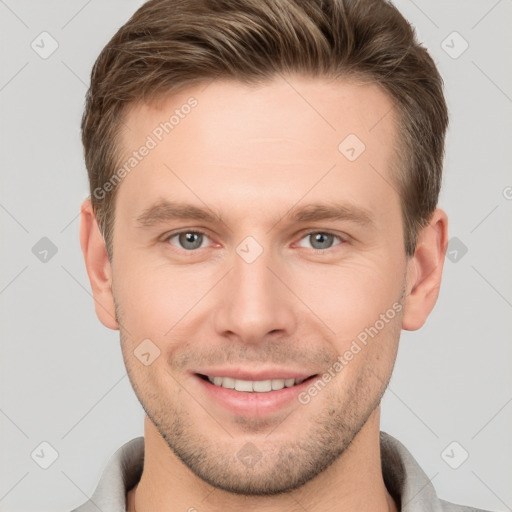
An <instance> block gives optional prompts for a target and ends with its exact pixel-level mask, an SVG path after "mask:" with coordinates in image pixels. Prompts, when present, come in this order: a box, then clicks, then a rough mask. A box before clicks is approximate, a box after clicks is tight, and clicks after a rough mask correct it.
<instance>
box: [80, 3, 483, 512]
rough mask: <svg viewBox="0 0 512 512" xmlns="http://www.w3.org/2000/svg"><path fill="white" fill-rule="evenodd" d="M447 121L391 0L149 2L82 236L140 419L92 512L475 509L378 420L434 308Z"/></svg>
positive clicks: (125, 36) (90, 148)
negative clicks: (405, 349)
mask: <svg viewBox="0 0 512 512" xmlns="http://www.w3.org/2000/svg"><path fill="white" fill-rule="evenodd" d="M447 123H448V117H447V109H446V104H445V100H444V97H443V91H442V80H441V78H440V76H439V73H438V71H437V70H436V68H435V65H434V63H433V61H432V59H431V58H430V56H429V55H428V53H427V52H426V50H425V49H424V48H422V47H421V46H420V45H419V44H418V43H417V42H416V40H415V38H414V34H413V31H412V28H411V27H410V25H409V24H408V23H407V22H406V21H405V20H404V18H403V17H402V16H401V15H400V13H399V12H398V11H397V10H396V9H395V8H394V7H393V6H392V5H391V4H389V3H387V2H385V1H383V0H361V1H359V2H354V1H349V0H331V1H327V2H326V1H323V2H322V1H320V0H314V1H311V0H310V1H308V2H305V1H300V0H238V1H232V0H229V1H228V0H215V1H212V2H202V1H200V0H180V1H177V0H152V1H150V2H147V3H146V4H144V5H143V6H142V7H141V8H140V9H139V10H138V11H137V12H136V13H135V14H134V16H133V17H132V18H131V19H130V20H129V21H128V22H127V23H126V24H125V25H124V26H123V27H121V29H120V30H119V31H118V32H117V34H116V35H115V36H114V37H113V38H112V40H111V41H110V42H109V43H108V44H107V46H106V47H105V49H104V50H103V51H102V53H101V54H100V56H99V58H98V60H97V61H96V63H95V65H94V68H93V71H92V76H91V86H90V90H89V92H88V96H87V103H86V109H85V113H84V118H83V122H82V133H83V142H84V147H85V160H86V165H87V169H88V173H89V180H90V188H91V197H90V199H88V200H86V201H85V202H84V203H83V205H82V211H81V245H82V250H83V253H84V258H85V263H86V267H87V272H88V275H89V279H90V282H91V286H92V291H93V294H94V300H95V305H96V312H97V315H98V317H99V319H100V321H101V322H102V323H103V324H104V325H105V326H106V327H108V328H110V329H119V331H120V337H121V348H122V353H123V358H124V362H125V364H126V368H127V372H128V375H129V378H130V382H131V383H132V386H133V388H134V391H135V393H136V395H137V397H138V399H139V401H140V403H141V404H142V406H143V408H144V410H145V412H146V418H145V424H144V437H143V438H137V439H134V440H132V441H131V442H130V443H127V444H126V445H125V446H123V447H122V448H121V449H120V450H119V451H118V452H116V454H115V455H114V457H113V458H112V459H111V460H110V462H109V465H108V467H107V468H106V470H105V472H104V474H103V476H102V478H101V480H100V483H99V484H98V487H97V489H96V491H95V493H94V495H93V496H92V497H91V499H90V500H89V501H88V502H87V503H85V504H83V505H82V506H80V507H78V508H77V509H76V510H77V511H79V512H86V511H89V510H91V511H92V510H98V509H99V510H101V511H103V512H110V511H120V510H128V511H130V512H146V511H164V510H165V511H168V510H169V511H170V510H172V511H175V510H176V511H177V510H183V511H186V510H188V511H195V510H197V511H200V512H202V511H230V510H237V511H238V510H250V511H259V510H262V511H263V510H265V511H283V510H286V511H299V510H307V511H309V512H316V511H331V510H332V511H334V510H336V511H338V510H343V511H346V512H351V511H365V510H368V511H398V510H411V511H413V510H414V511H427V510H428V511H464V510H475V509H470V508H467V507H463V506H458V505H453V504H450V503H447V502H445V501H443V500H441V499H440V498H438V497H437V495H436V493H435V490H434V488H433V486H432V484H431V483H430V482H429V480H428V478H427V477H426V475H425V474H424V473H423V471H422V470H421V468H420V467H419V466H418V465H417V463H416V462H415V460H414V459H413V458H412V456H411V455H410V453H409V452H408V451H407V450H406V449H405V447H403V446H402V445H401V444H400V443H399V442H398V441H397V440H395V439H394V438H392V437H391V436H389V435H387V434H385V433H383V432H380V429H379V414H380V406H379V404H380V400H381V398H382V396H383V393H384V391H385V389H386V386H387V384H388V382H389V379H390V376H391V373H392V370H393V365H394V362H395V357H396V353H397V349H398V342H399V337H400V332H401V330H402V329H406V330H416V329H419V328H420V327H421V326H422V325H423V324H424V322H425V321H426V319H427V317H428V315H429V314H430V312H431V311H432V309H433V307H434V305H435V303H436V300H437V297H438V292H439V287H440V282H441V276H442V270H443V262H444V254H445V251H446V246H447V217H446V214H445V213H444V212H443V211H442V210H440V209H438V208H437V200H438V194H439V189H440V184H441V172H442V161H443V151H444V149H443V148H444V136H445V132H446V127H447Z"/></svg>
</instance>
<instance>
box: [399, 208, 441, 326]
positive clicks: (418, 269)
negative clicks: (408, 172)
mask: <svg viewBox="0 0 512 512" xmlns="http://www.w3.org/2000/svg"><path fill="white" fill-rule="evenodd" d="M447 246H448V217H447V215H446V213H445V212H444V211H443V210H441V209H440V208H438V209H436V210H435V211H434V213H433V214H432V216H431V218H430V221H429V223H428V225H427V226H425V227H424V228H423V229H422V230H421V231H420V232H419V233H418V240H417V244H416V251H415V252H414V255H413V256H412V258H411V259H410V260H409V262H408V266H407V297H406V299H405V304H404V315H403V317H402V328H403V329H406V330H408V331H415V330H416V329H419V328H420V327H421V326H422V325H423V324H424V323H425V321H426V320H427V317H428V315H429V314H430V312H431V311H432V309H433V308H434V305H435V303H436V302H437V298H438V296H439V289H440V287H441V277H442V274H443V265H444V257H445V254H446V248H447Z"/></svg>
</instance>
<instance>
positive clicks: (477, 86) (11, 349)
mask: <svg viewBox="0 0 512 512" xmlns="http://www.w3.org/2000/svg"><path fill="white" fill-rule="evenodd" d="M141 4H142V2H141V1H134V0H130V1H127V0H123V1H121V0H116V1H113V0H109V1H105V0H102V1H100V0H92V1H91V0H89V1H84V0H72V1H67V2H57V1H45V2H41V1H26V0H22V1H14V0H5V1H4V0H0V37H1V42H0V52H1V56H0V58H1V68H0V101H1V118H0V130H1V132H0V140H1V142H2V144H1V165H2V167H1V172H2V175H1V189H0V226H1V256H0V258H1V260H0V269H1V274H0V314H1V324H0V325H1V336H2V340H1V359H0V393H1V395H0V400H1V401H0V453H1V469H0V510H1V511H10V512H21V511H23V512H29V511H50V510H51V511H66V510H70V509H72V508H73V507H74V506H77V505H78V504H80V503H82V502H84V501H86V500H87V498H88V497H89V496H90V495H91V493H92V492H93V490H94V488H95V486H96V484H97V482H98V479H99V477H100V474H101V471H102V470H103V468H104V467H105V464H106V462H107V460H108V458H109V457H110V456H111V454H112V453H113V452H114V451H115V450H116V449H117V448H118V447H119V446H121V444H123V443H124V442H126V441H128V440H129V439H131V438H133V437H135V436H138V435H142V433H143V410H142V407H141V406H140V404H139V403H138V401H137V399H136V398H135V395H134V393H133V391H132V388H131V386H130V383H129V381H128V378H127V376H126V372H125V368H124V364H123V361H122V357H121V352H120V348H119V337H118V333H117V332H113V331H109V330H107V329H106V328H104V327H103V326H102V325H101V324H100V323H99V321H98V320H97V318H96V316H95V313H94V307H93V301H92V298H91V296H90V291H89V290H90V289H89V282H88V279H87V274H86V271H85V267H84V263H83V259H82V255H81V251H80V246H79V239H78V229H79V222H78V213H79V207H80V203H81V201H82V200H83V199H84V198H85V197H86V196H87V195H88V188H87V177H86V171H85V167H84V163H83V159H82V147H81V143H80V138H79V136H80V132H79V125H80V118H81V114H82V108H83V102H84V94H85V92H86V88H87V84H88V81H89V73H90V70H91V67H92V65H93V62H94V60H95V59H96V57H97V55H98V53H99V52H100V50H101V49H102V48H103V46H104V45H105V44H106V43H107V41H108V40H109V39H110V37H111V36H112V35H113V34H114V32H115V31H116V30H117V28H118V27H119V26H120V25H121V24H123V23H124V22H125V21H126V20H127V19H128V17H129V16H130V15H131V14H132V13H133V12H134V11H135V9H136V8H137V7H138V6H139V5H141ZM396 4H397V6H398V7H399V9H400V10H401V11H402V12H403V13H404V15H405V16H406V17H407V19H409V20H410V21H411V22H412V23H413V25H414V26H415V27H416V29H417V33H418V35H419V38H420V40H421V41H423V43H424V44H425V46H427V47H428V48H429V50H430V51H431V54H432V55H433V57H434V59H435V61H436V62H437V64H438V66H439V69H440V71H441V73H442V75H443V77H444V80H445V83H446V95H447V100H448V103H449V107H450V112H451V126H450V131H449V134H448V139H447V158H446V166H445V181H444V190H443V193H442V196H441V201H440V206H441V207H443V208H444V209H445V210H446V211H447V213H448V215H449V219H450V237H451V238H452V239H451V242H450V249H449V251H451V252H452V254H451V259H449V260H447V261H446V265H445V273H444V281H443V285H442V288H441V293H440V298H439V301H438V304H437V306H436V308H435V310H434V312H433V313H432V315H431V317H430V319H429V321H428V323H427V324H426V326H425V327H424V328H423V329H421V330H420V331H417V332H413V333H410V332H403V335H402V341H401V346H400V350H399V356H398V360H397V363H396V367H395V372H394V376H393V378H392V381H391V383H390V387H389V389H388V391H387V393H386V396H385V399H384V402H383V408H382V409H383V416H382V430H385V431H387V432H389V433H390V434H392V435H394V436H396V437H397V438H398V439H400V440H401V441H402V442H403V443H404V444H405V446H406V447H407V448H408V449H409V450H410V451H411V452H412V453H413V455H414V456H415V457H416V458H417V460H418V461H419V463H420V464H421V466H422V467H423V469H424V471H425V472H426V474H427V475H428V476H429V477H430V478H431V479H432V481H433V483H434V485H435V487H436V489H437V491H438V494H439V495H440V496H441V497H442V498H444V499H447V500H450V501H454V502H458V503H464V504H471V505H474V506H476V507H482V508H488V509H490V510H512V508H511V507H512V485H511V483H512V441H511V435H510V433H511V432H512V429H511V426H512V403H511V402H512V385H511V384H512V371H511V370H512V357H511V356H512V343H510V342H511V331H512V328H511V317H512V315H511V313H512V286H511V284H512V283H511V281H512V279H511V276H512V271H511V265H510V261H512V258H511V256H512V240H511V236H510V232H511V230H510V227H511V222H510V220H511V217H510V215H511V209H512V200H511V197H512V188H511V187H512V175H511V172H510V163H511V152H510V144H511V141H512V122H511V119H512V118H511V111H512V70H511V67H510V50H511V48H512V46H511V43H512V32H511V31H510V26H511V21H512V2H511V1H510V0H500V1H496V0H479V1H468V0H459V1H454V0H450V1H446V0H443V1H441V0H437V1H432V0H430V1H426V0H421V1H420V0H416V1H412V0H401V1H399V2H396ZM43 31H47V32H48V33H50V34H51V36H52V38H54V39H55V40H56V41H57V42H58V45H59V46H58V48H57V50H56V51H55V52H54V53H53V54H52V55H51V56H49V57H48V58H46V59H43V58H41V57H40V55H39V54H38V53H36V52H35V51H34V50H33V49H32V47H31V43H32V41H34V40H35V41H36V43H37V42H38V41H39V44H40V45H42V43H40V41H41V39H40V37H39V34H40V33H41V32H43ZM454 31H456V32H458V33H459V34H460V36H461V37H462V38H463V39H464V40H465V41H467V43H468V44H469V47H468V48H467V50H466V51H465V52H464V53H462V54H461V55H456V54H458V53H460V51H461V50H462V49H463V47H464V46H463V45H464V42H463V40H462V39H461V38H460V37H459V36H457V35H453V34H452V33H453V32H454ZM443 41H445V42H444V43H443ZM49 45H50V41H49V40H48V39H47V40H46V43H45V48H46V49H48V48H50V46H49ZM447 52H448V53H447ZM449 53H451V56H450V55H449ZM454 56H457V58H454ZM507 187H508V188H507ZM43 237H47V238H48V239H50V240H51V242H52V243H53V244H54V245H55V247H56V249H57V252H56V254H54V255H52V253H51V252H49V253H48V254H47V256H46V258H47V261H46V262H43V261H40V259H39V258H38V257H36V255H37V253H38V250H42V249H41V248H40V247H39V246H37V245H36V244H37V243H38V242H39V241H40V239H41V238H43ZM45 243H47V242H44V241H43V242H39V244H43V245H44V244H45ZM34 246H36V249H37V250H36V249H34V252H35V253H36V254H34V252H33V247H34ZM464 248H467V253H465V254H464V250H465V249H464ZM453 251H456V252H453ZM39 257H42V256H41V255H39ZM452 260H453V261H452ZM44 441H45V442H47V443H49V444H50V445H51V446H52V447H53V448H54V449H55V450H56V451H57V452H58V458H57V459H56V460H55V462H54V463H53V464H52V465H51V466H50V467H49V468H48V469H42V468H41V467H40V466H39V465H38V464H37V463H36V462H35V460H37V457H36V456H34V458H32V456H31V454H32V453H33V452H34V450H35V451H36V453H43V452H44V454H45V455H44V457H49V454H50V449H49V448H47V447H45V445H43V452H41V446H40V444H41V442H44ZM453 441H456V442H457V443H458V444H457V445H452V446H451V447H450V448H449V449H448V450H447V452H444V450H445V448H446V447H447V446H448V445H450V443H452V442H453ZM452 448H453V451H452ZM463 450H465V451H467V452H468V454H469V457H468V459H467V460H466V461H465V462H464V463H463V464H462V465H460V467H458V468H457V469H453V468H452V467H450V466H449V465H448V463H447V460H448V461H449V462H450V463H451V464H452V465H456V464H457V463H458V462H460V461H461V460H462V456H463V455H464V453H465V452H464V451H463ZM442 453H445V455H444V457H443V456H442ZM446 453H448V454H449V455H450V457H449V458H447V456H446ZM44 457H43V456H41V457H40V463H44V461H43V460H42V459H44ZM34 459H35V460H34Z"/></svg>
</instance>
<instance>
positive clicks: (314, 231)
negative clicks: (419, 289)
mask: <svg viewBox="0 0 512 512" xmlns="http://www.w3.org/2000/svg"><path fill="white" fill-rule="evenodd" d="M182 233H194V234H198V235H203V236H205V237H207V238H209V236H208V233H206V232H205V231H202V230H201V229H182V230H181V231H175V232H173V233H170V234H169V235H166V236H165V238H164V239H163V242H166V243H169V242H170V240H171V239H172V238H174V237H176V236H178V235H181V234H182ZM318 233H320V234H322V235H332V236H333V237H334V238H337V239H338V240H339V241H340V243H339V244H338V245H343V244H345V243H347V240H346V239H344V238H343V237H341V236H340V235H337V234H336V233H333V232H332V231H322V230H318V229H312V230H310V231H307V232H305V233H303V234H302V236H301V238H300V240H303V239H304V238H306V237H307V236H309V235H312V234H318ZM300 240H299V241H300ZM335 247H337V246H336V245H334V246H332V247H328V248H327V249H315V248H314V247H312V248H310V249H311V250H313V251H320V252H328V251H330V250H332V249H334V248H335ZM177 249H178V250H179V249H181V250H183V251H185V252H188V253H194V252H197V251H198V250H199V249H193V250H187V249H182V248H179V247H177ZM304 249H308V247H304Z"/></svg>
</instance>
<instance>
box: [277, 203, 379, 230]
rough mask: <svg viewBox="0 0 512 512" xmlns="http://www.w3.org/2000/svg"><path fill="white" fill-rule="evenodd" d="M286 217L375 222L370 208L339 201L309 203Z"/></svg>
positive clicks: (363, 222) (361, 223) (370, 224)
mask: <svg viewBox="0 0 512 512" xmlns="http://www.w3.org/2000/svg"><path fill="white" fill-rule="evenodd" d="M285 217H288V218H290V219H291V220H292V222H297V223H300V222H316V221H321V220H346V221H350V222H355V223H356V224H360V225H362V226H372V225H373V224H375V217H374V215H373V214H372V213H371V212H370V210H368V209H366V208H363V207H361V206H356V205H349V204H347V205H344V204H338V203H322V204H309V205H305V206H303V207H301V208H300V209H296V210H295V211H294V210H292V211H291V212H290V213H288V214H287V215H286V216H285Z"/></svg>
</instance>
